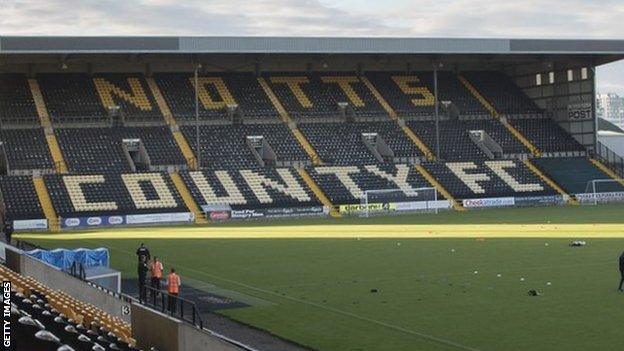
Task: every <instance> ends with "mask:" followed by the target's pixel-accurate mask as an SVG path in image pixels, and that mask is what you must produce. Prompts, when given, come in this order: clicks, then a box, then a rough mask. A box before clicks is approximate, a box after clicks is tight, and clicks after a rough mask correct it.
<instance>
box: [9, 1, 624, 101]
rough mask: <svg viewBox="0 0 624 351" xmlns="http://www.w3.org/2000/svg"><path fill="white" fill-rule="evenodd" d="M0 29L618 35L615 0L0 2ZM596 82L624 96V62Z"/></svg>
mask: <svg viewBox="0 0 624 351" xmlns="http://www.w3.org/2000/svg"><path fill="white" fill-rule="evenodd" d="M0 1H1V3H2V5H1V6H0V35H189V36H194V35H197V36H202V35H206V36H207V35H246V36H250V35H254V36H258V35H278V36H279V35H288V36H430V37H539V38H619V37H621V33H624V21H622V20H621V19H622V18H624V2H622V1H621V0H602V1H595V0H522V1H491V0H386V1H362V0H340V1H337V0H333V1H332V0H257V1H256V0H253V1H250V0H186V1H180V0H45V1H41V0H38V1H35V0H0ZM613 67H614V68H609V69H606V70H605V69H601V70H600V71H599V73H600V72H602V71H605V72H609V74H604V75H599V81H598V86H599V89H616V90H617V91H618V92H621V93H623V94H624V87H623V86H624V64H615V65H614V66H613Z"/></svg>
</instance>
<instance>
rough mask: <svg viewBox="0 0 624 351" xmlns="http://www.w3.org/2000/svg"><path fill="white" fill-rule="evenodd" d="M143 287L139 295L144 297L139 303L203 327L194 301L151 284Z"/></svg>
mask: <svg viewBox="0 0 624 351" xmlns="http://www.w3.org/2000/svg"><path fill="white" fill-rule="evenodd" d="M143 289H144V292H143V294H141V295H143V297H144V299H140V300H139V301H140V303H141V304H143V305H145V306H148V307H151V308H153V309H155V310H158V311H161V312H162V313H166V314H168V315H170V316H172V317H174V318H177V319H180V320H182V321H185V322H188V323H191V324H193V325H195V326H197V327H199V328H201V329H203V328H204V322H203V321H202V319H201V316H200V315H199V310H198V309H197V305H196V304H195V302H193V301H190V300H187V299H185V298H182V297H180V296H175V295H171V294H169V293H167V292H165V291H162V290H158V289H154V288H152V287H151V286H147V285H144V286H143Z"/></svg>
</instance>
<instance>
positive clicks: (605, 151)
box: [595, 142, 624, 178]
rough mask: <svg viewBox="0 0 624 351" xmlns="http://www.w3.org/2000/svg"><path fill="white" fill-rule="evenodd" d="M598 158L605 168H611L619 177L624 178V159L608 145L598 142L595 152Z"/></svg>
mask: <svg viewBox="0 0 624 351" xmlns="http://www.w3.org/2000/svg"><path fill="white" fill-rule="evenodd" d="M595 156H596V158H597V159H598V160H599V161H600V162H602V163H603V164H604V165H605V166H607V167H609V168H610V169H611V170H612V171H613V172H615V173H616V174H617V175H618V176H619V177H621V178H624V158H622V156H620V155H618V154H616V153H615V152H614V151H613V150H611V149H609V148H608V147H607V146H606V145H604V144H602V143H601V142H598V144H597V149H596V151H595Z"/></svg>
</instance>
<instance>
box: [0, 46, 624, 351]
mask: <svg viewBox="0 0 624 351" xmlns="http://www.w3.org/2000/svg"><path fill="white" fill-rule="evenodd" d="M622 48H624V42H621V41H583V40H580V41H577V40H568V41H558V40H540V41H535V40H506V39H496V40H481V39H415V38H394V39H388V38H285V37H284V38H269V37H266V38H235V37H230V38H175V37H168V38H159V37H151V38H138V37H136V38H101V37H98V38H86V37H85V38H69V37H67V38H45V39H43V38H17V37H13V38H7V37H0V61H1V62H0V216H1V217H2V218H1V219H2V220H9V221H13V222H14V226H15V228H16V229H17V230H24V231H27V230H50V231H58V230H69V229H71V228H89V227H99V226H113V225H146V224H149V225H154V224H163V223H198V224H199V223H208V222H212V221H214V222H216V221H221V220H231V219H250V218H278V217H279V218H281V217H301V216H332V217H335V218H339V217H342V216H347V215H352V214H356V213H357V212H358V211H360V212H362V211H366V213H367V214H368V209H369V207H370V208H371V209H372V208H374V207H375V206H378V207H379V208H382V209H388V210H390V209H397V208H399V207H401V208H403V209H406V211H408V210H414V209H422V206H423V202H426V206H427V209H429V207H428V206H429V205H430V204H429V203H430V202H432V201H431V200H439V201H436V202H435V206H439V207H440V208H444V209H454V210H459V211H464V210H468V209H470V208H474V207H489V206H492V207H497V206H534V205H544V204H551V205H552V204H564V203H570V204H579V203H580V204H583V203H589V202H587V201H585V202H584V201H582V199H587V198H588V196H589V195H593V196H594V197H593V200H596V199H597V196H596V194H587V193H588V191H589V190H588V184H590V183H591V182H592V181H595V180H605V182H601V183H600V184H601V185H600V189H597V190H598V191H600V192H604V193H605V194H601V196H602V195H604V196H603V198H604V199H605V200H608V201H614V200H617V201H620V202H622V201H624V182H623V181H622V180H621V179H619V180H618V179H617V178H620V177H621V176H622V173H621V167H622V164H623V162H622V161H621V158H615V157H607V156H605V153H608V152H610V151H609V150H603V149H604V148H603V147H598V146H599V144H598V142H597V140H596V133H597V131H596V130H595V129H596V123H595V116H594V110H595V106H594V105H595V103H594V99H595V69H594V68H595V67H596V65H602V64H606V63H609V62H613V61H616V60H618V59H619V58H621V57H624V49H622ZM594 50H597V51H594ZM605 53H609V54H605ZM618 172H619V173H618ZM432 188H435V189H436V191H437V193H433V192H432V191H431V189H432ZM371 190H373V191H381V193H384V194H389V195H387V196H391V197H388V198H383V197H381V196H380V197H379V198H374V197H373V198H369V194H371V193H375V192H371ZM432 193H433V194H435V197H431V196H430V194H432ZM427 194H428V195H427ZM384 196H385V195H384ZM370 199H373V200H372V201H373V202H372V203H371V202H370ZM375 201H377V202H379V203H375ZM398 204H400V205H401V206H397V205H398ZM369 205H370V206H369ZM367 206H369V207H367ZM435 208H436V209H437V208H438V207H435ZM7 264H8V261H7ZM16 272H20V273H23V272H22V271H20V270H16V271H11V270H9V269H7V268H6V267H4V266H0V278H2V279H4V280H6V279H10V280H11V281H12V282H14V285H13V290H12V291H11V298H12V301H13V304H12V305H11V317H12V321H13V325H14V326H15V329H14V330H15V333H16V334H15V335H16V337H17V338H20V340H26V341H25V342H27V349H29V350H30V349H32V350H59V351H61V350H64V351H67V350H136V348H135V347H136V345H137V344H139V345H140V343H139V342H138V341H139V340H138V338H137V340H136V343H135V340H134V339H133V334H132V332H135V331H136V329H135V328H134V326H133V327H132V328H131V327H130V325H129V324H127V323H126V322H124V321H123V320H121V319H119V316H113V315H112V314H110V313H114V312H111V311H109V310H107V311H108V313H106V312H104V310H106V309H105V308H104V306H100V307H97V306H93V305H89V304H87V303H86V302H81V301H80V300H78V299H76V298H74V297H71V296H70V295H68V294H67V293H65V292H63V291H58V290H54V289H51V288H49V287H47V286H45V285H44V284H42V283H39V282H37V281H36V280H34V279H33V278H31V277H27V276H25V275H20V274H18V273H16ZM48 273H49V272H48ZM63 274H64V273H63ZM39 278H40V280H41V277H39ZM47 284H48V285H49V286H52V283H51V282H50V281H48V282H47ZM133 307H134V305H133ZM145 308H147V307H145ZM115 311H119V309H115ZM163 311H164V310H163ZM134 313H135V312H133V318H134V316H135V315H134ZM140 314H141V312H137V315H140ZM122 317H123V316H122ZM165 317H166V318H168V316H165ZM193 317H194V316H193ZM193 327H195V325H193ZM200 329H201V328H200ZM139 334H140V335H142V336H143V337H145V338H146V340H147V339H150V338H151V337H150V334H153V333H151V330H146V331H145V333H143V334H141V333H139ZM211 336H212V337H214V335H212V334H211ZM158 339H159V338H151V339H150V342H151V343H153V344H154V345H160V346H163V345H164V344H163V343H161V342H162V340H158ZM160 339H162V338H160ZM143 341H145V340H143ZM221 341H222V340H221ZM159 343H160V344H159ZM182 344H183V343H178V344H177V346H179V345H182ZM145 345H148V344H147V343H146V344H145ZM189 345H190V344H189ZM149 346H150V347H151V346H153V345H151V344H150V345H149ZM141 347H142V348H143V346H141ZM146 349H149V348H146ZM161 349H170V348H168V347H167V346H164V347H161ZM173 349H175V350H183V349H184V350H185V348H184V347H182V346H181V347H179V348H173ZM187 349H188V348H187ZM195 349H197V348H195ZM216 349H219V350H221V349H222V348H216ZM227 349H228V350H231V348H227Z"/></svg>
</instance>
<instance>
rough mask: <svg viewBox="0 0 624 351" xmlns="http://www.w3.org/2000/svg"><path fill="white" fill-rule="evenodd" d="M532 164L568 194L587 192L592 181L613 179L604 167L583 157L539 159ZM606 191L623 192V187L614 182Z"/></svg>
mask: <svg viewBox="0 0 624 351" xmlns="http://www.w3.org/2000/svg"><path fill="white" fill-rule="evenodd" d="M533 162H534V163H535V165H536V166H538V167H539V168H540V169H541V170H542V171H543V172H544V173H545V174H547V175H548V176H549V177H550V178H551V179H553V180H555V181H556V182H557V183H558V184H560V186H561V188H563V189H564V190H565V191H567V192H568V193H570V194H579V193H585V192H587V186H588V183H589V182H590V181H592V180H596V179H613V177H612V176H610V175H609V173H608V172H605V169H606V170H608V169H607V168H606V167H605V166H604V165H602V164H601V163H600V162H598V163H595V162H596V161H595V160H594V161H592V160H590V159H587V158H584V157H561V158H539V159H535V160H534V161H533ZM599 164H600V165H602V166H603V167H604V169H603V168H601V166H600V165H599ZM606 189H607V190H608V191H624V186H623V185H621V184H618V183H616V182H614V183H612V184H610V185H608V186H607V188H606Z"/></svg>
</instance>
